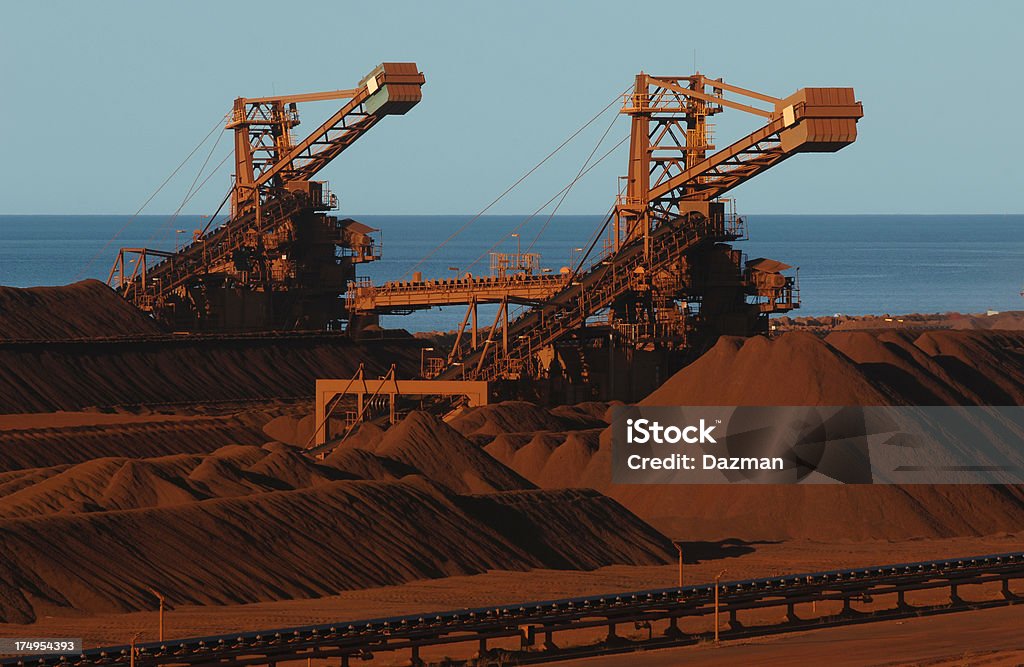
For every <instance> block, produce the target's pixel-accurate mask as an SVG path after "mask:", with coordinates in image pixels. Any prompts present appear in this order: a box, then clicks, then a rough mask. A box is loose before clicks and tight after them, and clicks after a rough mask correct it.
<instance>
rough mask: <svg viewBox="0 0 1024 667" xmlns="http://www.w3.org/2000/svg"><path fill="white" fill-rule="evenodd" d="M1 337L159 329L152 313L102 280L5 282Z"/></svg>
mask: <svg viewBox="0 0 1024 667" xmlns="http://www.w3.org/2000/svg"><path fill="white" fill-rule="evenodd" d="M0 313H3V316H2V317H0V340H65V339H78V338H107V337H118V336H138V335H146V334H159V333H162V330H161V329H160V327H159V326H158V325H157V323H156V322H155V321H153V319H152V318H150V317H147V316H146V314H145V313H143V312H142V311H140V310H139V309H137V308H136V307H135V306H133V305H131V304H130V303H128V302H127V301H125V300H124V299H122V298H121V297H120V296H119V295H118V294H117V293H116V292H114V291H113V290H112V289H110V288H109V287H107V286H106V285H104V284H103V283H101V282H100V281H98V280H83V281H81V282H77V283H72V284H71V285H63V286H60V287H28V288H18V287H2V286H0Z"/></svg>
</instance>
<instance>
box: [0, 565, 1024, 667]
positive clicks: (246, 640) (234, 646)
mask: <svg viewBox="0 0 1024 667" xmlns="http://www.w3.org/2000/svg"><path fill="white" fill-rule="evenodd" d="M1017 578H1024V552H1015V553H1005V554H994V555H988V556H974V557H968V558H953V559H945V560H935V561H924V562H917V563H902V564H896V565H879V566H873V567H865V568H853V569H847V570H831V571H827V572H812V573H805V574H791V575H785V576H780V577H769V578H762V579H747V580H743V581H728V582H721V583H720V588H719V594H720V602H721V606H722V607H721V608H722V610H723V611H735V610H742V609H755V608H759V607H770V606H785V605H793V604H797V603H803V602H812V601H822V600H842V601H844V602H849V601H850V600H851V599H863V598H865V597H867V596H878V595H886V594H900V595H901V599H902V593H904V592H906V591H913V590H925V589H932V588H943V587H950V589H951V598H952V599H953V600H954V601H955V600H956V599H957V592H956V588H957V586H962V585H968V584H982V583H993V582H996V583H998V582H1002V583H1003V594H1004V598H1003V599H1002V600H999V601H995V602H991V603H988V604H1014V603H1016V602H1020V601H1021V598H1018V597H1017V596H1015V595H1013V594H1012V593H1010V591H1009V587H1008V582H1009V580H1011V579H1017ZM714 593H715V585H714V584H711V583H708V584H701V585H697V586H684V587H683V588H663V589H655V590H645V591H636V592H630V593H612V594H608V595H592V596H585V597H577V598H565V599H560V600H545V601H541V602H527V603H522V604H508V605H498V606H494V607H482V608H477V609H461V610H455V611H446V612H437V613H425V614H412V615H407V616H393V617H389V618H374V619H364V620H354V621H345V622H338V623H329V624H323V625H311V626H304V627H295V628H283V629H277V630H264V631H259V632H245V633H240V634H239V633H232V634H224V635H213V636H209V637H193V638H188V639H179V640H173V641H167V642H164V643H163V644H161V643H159V642H149V643H141V644H137V645H136V649H137V657H136V660H135V663H136V665H138V666H139V667H144V666H148V665H171V664H175V665H211V664H217V665H247V664H268V663H269V664H274V663H276V662H283V661H287V660H305V659H306V658H314V659H316V658H323V657H329V656H333V657H341V658H342V661H343V662H342V664H347V660H348V658H349V657H357V656H360V655H364V656H365V655H368V654H370V653H373V652H383V651H394V650H401V649H410V648H412V649H413V650H414V651H415V650H416V649H417V648H418V647H420V646H428V645H442V644H451V643H459V642H471V641H478V640H479V641H481V642H482V643H485V642H486V640H487V639H489V638H496V637H515V636H523V634H524V633H525V632H526V628H531V627H532V628H534V629H536V630H538V631H539V632H550V631H555V630H557V631H561V630H572V629H579V628H586V627H597V626H605V625H609V626H613V625H614V624H616V623H629V622H641V621H644V620H656V619H665V618H669V619H672V618H675V619H678V618H680V617H685V616H703V615H707V614H709V613H712V611H713V607H712V604H713V600H714ZM903 609H904V610H913V608H911V607H906V606H904V607H903ZM858 616H860V619H859V620H864V615H858ZM524 643H525V642H524ZM591 648H593V647H591ZM129 653H130V651H129V647H128V646H113V647H105V648H97V649H90V650H87V651H85V652H84V653H82V654H81V655H79V656H65V657H59V656H42V657H37V656H31V657H20V658H7V659H5V660H2V661H0V666H3V665H12V666H13V665H19V666H22V665H40V666H46V665H83V666H84V665H113V664H125V665H127V664H128V662H129ZM530 656H531V657H530V660H529V661H531V662H539V661H543V660H542V656H543V653H540V654H537V653H530ZM549 659H550V658H549Z"/></svg>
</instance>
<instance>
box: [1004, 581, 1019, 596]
mask: <svg viewBox="0 0 1024 667" xmlns="http://www.w3.org/2000/svg"><path fill="white" fill-rule="evenodd" d="M1003 599H1005V600H1016V599H1017V596H1016V595H1014V593H1013V591H1011V590H1010V580H1009V579H1003Z"/></svg>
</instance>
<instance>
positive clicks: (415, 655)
mask: <svg viewBox="0 0 1024 667" xmlns="http://www.w3.org/2000/svg"><path fill="white" fill-rule="evenodd" d="M409 664H410V665H412V667H421V665H423V660H421V659H420V647H419V646H413V647H412V655H411V656H410V659H409Z"/></svg>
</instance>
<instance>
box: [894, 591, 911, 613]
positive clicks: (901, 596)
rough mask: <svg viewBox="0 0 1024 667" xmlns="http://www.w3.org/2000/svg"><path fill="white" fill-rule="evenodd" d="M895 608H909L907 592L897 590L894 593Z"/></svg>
mask: <svg viewBox="0 0 1024 667" xmlns="http://www.w3.org/2000/svg"><path fill="white" fill-rule="evenodd" d="M896 608H897V609H910V605H909V604H907V592H906V591H898V592H897V593H896Z"/></svg>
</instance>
